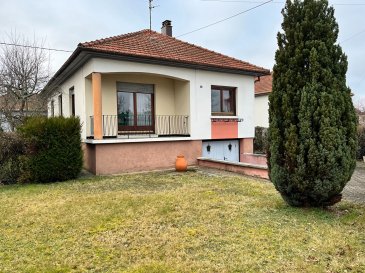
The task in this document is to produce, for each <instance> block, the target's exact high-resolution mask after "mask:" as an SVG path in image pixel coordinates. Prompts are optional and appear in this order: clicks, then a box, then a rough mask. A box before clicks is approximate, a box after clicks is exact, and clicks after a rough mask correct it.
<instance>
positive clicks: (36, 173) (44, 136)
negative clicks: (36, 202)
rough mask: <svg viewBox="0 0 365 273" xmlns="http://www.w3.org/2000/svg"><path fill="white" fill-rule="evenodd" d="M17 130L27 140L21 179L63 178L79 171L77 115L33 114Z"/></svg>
mask: <svg viewBox="0 0 365 273" xmlns="http://www.w3.org/2000/svg"><path fill="white" fill-rule="evenodd" d="M18 130H19V132H21V134H22V136H23V138H24V139H25V141H27V142H28V143H29V145H28V151H27V157H28V160H27V162H26V170H25V172H24V175H23V176H22V180H23V181H22V182H35V183H47V182H54V181H65V180H68V179H73V178H76V177H77V176H78V175H79V174H80V172H81V169H82V165H83V156H82V149H81V135H80V132H81V125H80V120H79V118H75V117H71V118H64V117H54V118H46V117H33V118H29V119H28V120H26V122H25V123H24V125H22V126H21V127H20V128H18Z"/></svg>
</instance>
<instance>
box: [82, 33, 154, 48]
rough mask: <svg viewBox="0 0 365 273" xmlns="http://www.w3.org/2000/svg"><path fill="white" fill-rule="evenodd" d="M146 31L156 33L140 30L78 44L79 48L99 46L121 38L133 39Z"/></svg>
mask: <svg viewBox="0 0 365 273" xmlns="http://www.w3.org/2000/svg"><path fill="white" fill-rule="evenodd" d="M147 31H151V32H155V33H157V32H156V31H154V30H149V29H142V30H139V31H134V32H128V33H124V34H119V35H115V36H110V37H106V38H102V39H96V40H93V41H89V42H83V43H79V46H82V47H85V46H93V45H100V44H102V43H105V42H113V41H116V40H118V39H121V38H126V37H133V36H135V35H137V34H140V33H143V32H147Z"/></svg>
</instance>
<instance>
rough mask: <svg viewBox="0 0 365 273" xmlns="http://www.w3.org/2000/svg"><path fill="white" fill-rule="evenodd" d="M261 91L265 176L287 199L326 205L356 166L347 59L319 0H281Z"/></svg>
mask: <svg viewBox="0 0 365 273" xmlns="http://www.w3.org/2000/svg"><path fill="white" fill-rule="evenodd" d="M282 14H283V16H284V20H283V23H282V29H283V33H279V34H278V36H277V37H278V46H279V48H278V50H277V51H276V55H275V60H276V64H275V66H274V71H273V90H272V93H271V94H270V96H269V101H270V104H269V121H270V127H269V143H270V147H269V153H268V164H269V176H270V179H271V181H272V182H273V183H274V185H275V188H276V189H277V190H278V191H279V192H280V194H281V196H282V197H283V198H284V199H285V201H286V202H287V203H288V204H290V205H292V206H329V205H333V204H334V203H336V202H338V201H340V200H341V192H342V190H343V188H344V187H345V185H346V183H347V182H348V181H349V180H350V178H351V176H352V174H353V171H354V169H355V166H356V150H357V136H356V126H357V121H356V114H355V109H354V106H353V104H352V99H351V90H350V89H349V88H348V87H347V85H346V71H347V58H346V55H345V54H344V53H343V51H342V48H341V46H340V45H339V44H338V42H337V37H338V29H339V28H338V24H337V22H336V19H335V17H334V9H333V7H329V6H328V1H327V0H304V1H299V0H295V1H290V0H287V1H286V5H285V8H284V10H283V12H282Z"/></svg>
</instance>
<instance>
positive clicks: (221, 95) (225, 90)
mask: <svg viewBox="0 0 365 273" xmlns="http://www.w3.org/2000/svg"><path fill="white" fill-rule="evenodd" d="M235 91H236V88H234V87H223V86H212V94H211V104H212V115H216V116H234V115H235V114H236V96H235Z"/></svg>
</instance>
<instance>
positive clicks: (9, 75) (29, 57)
mask: <svg viewBox="0 0 365 273" xmlns="http://www.w3.org/2000/svg"><path fill="white" fill-rule="evenodd" d="M8 44H10V45H5V46H4V47H3V48H2V51H0V112H1V114H2V115H1V116H2V118H3V119H5V120H6V122H7V123H8V124H9V125H10V129H11V130H14V128H15V127H16V126H17V125H18V124H19V123H21V122H22V120H23V119H24V117H25V116H27V115H29V114H30V113H33V114H34V113H38V112H41V111H44V109H45V108H44V107H45V103H46V99H45V98H43V97H42V96H39V94H40V92H41V91H42V89H43V87H44V86H45V85H46V83H47V82H48V80H49V68H48V67H49V66H48V56H47V52H46V51H45V50H44V49H43V48H42V45H43V42H38V41H37V40H36V39H35V38H34V39H33V41H31V40H28V39H26V38H24V37H23V36H18V35H16V34H14V33H11V34H10V35H9V42H8ZM19 45H22V46H19ZM30 104H31V105H30Z"/></svg>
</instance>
